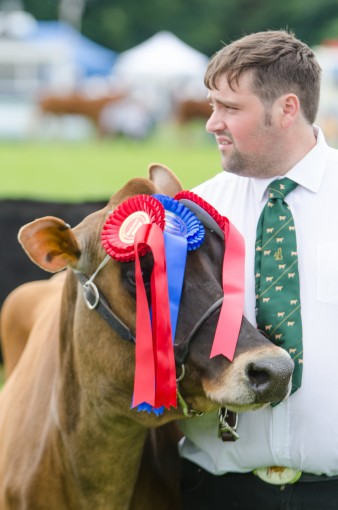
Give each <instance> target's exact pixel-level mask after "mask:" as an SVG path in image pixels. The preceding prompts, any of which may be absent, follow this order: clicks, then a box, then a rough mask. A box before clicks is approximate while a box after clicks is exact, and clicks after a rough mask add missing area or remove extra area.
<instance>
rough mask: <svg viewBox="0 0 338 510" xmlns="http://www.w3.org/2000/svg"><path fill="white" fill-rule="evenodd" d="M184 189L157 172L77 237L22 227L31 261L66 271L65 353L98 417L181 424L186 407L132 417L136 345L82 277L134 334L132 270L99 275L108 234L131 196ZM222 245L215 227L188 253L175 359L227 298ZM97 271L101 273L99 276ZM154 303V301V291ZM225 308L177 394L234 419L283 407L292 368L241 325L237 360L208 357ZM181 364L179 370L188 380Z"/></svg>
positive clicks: (110, 268)
mask: <svg viewBox="0 0 338 510" xmlns="http://www.w3.org/2000/svg"><path fill="white" fill-rule="evenodd" d="M180 190H181V185H180V183H179V181H178V180H177V178H176V177H175V176H174V174H172V172H171V171H170V170H168V169H167V168H165V167H163V166H161V165H152V166H151V167H150V179H133V180H131V181H130V182H128V183H127V184H126V185H125V186H124V187H123V188H122V189H121V190H120V191H119V192H117V193H116V194H115V195H114V196H113V197H112V198H111V200H110V201H109V203H108V205H107V206H106V208H104V209H102V210H100V211H98V212H97V213H94V214H92V215H90V216H88V217H87V218H85V219H84V220H83V222H81V223H80V224H79V225H78V226H76V227H75V228H74V229H71V228H70V227H69V226H68V225H67V224H65V222H64V221H63V220H60V219H58V218H54V217H46V218H41V219H38V220H36V221H34V222H32V223H30V224H28V225H26V226H24V227H23V228H22V229H21V230H20V233H19V240H20V242H21V244H22V246H23V247H24V249H25V250H26V252H27V253H28V255H29V256H30V257H31V259H32V260H33V261H34V262H35V263H36V264H38V265H39V266H40V267H42V268H43V269H45V270H47V271H50V272H57V271H60V270H63V269H65V268H66V267H68V269H69V270H68V275H67V279H66V285H65V289H64V294H63V300H62V316H61V317H62V319H61V355H62V356H63V358H64V359H68V361H69V360H70V359H71V360H72V363H73V365H72V366H73V370H74V373H73V376H72V383H74V381H75V382H76V384H78V385H79V387H81V388H82V392H83V395H86V398H91V399H93V401H96V402H100V405H99V406H98V408H97V409H98V412H104V411H106V412H108V414H109V412H110V411H109V409H112V410H114V412H115V413H116V412H118V413H120V414H124V415H127V416H130V413H132V414H133V417H134V419H135V420H137V421H139V422H142V423H145V424H152V425H154V424H155V425H159V424H162V423H163V422H164V421H166V420H169V419H173V418H177V417H181V416H182V412H181V410H180V407H178V409H177V410H172V411H171V412H170V413H168V412H165V413H164V414H163V415H162V416H161V417H155V416H154V415H152V414H150V415H149V414H147V413H140V412H137V411H136V410H135V409H130V403H131V398H132V393H133V381H134V373H135V354H134V353H135V346H134V344H133V343H132V342H128V341H125V340H123V339H122V338H121V336H120V335H119V334H118V333H117V332H116V331H115V330H114V329H112V328H111V327H110V326H109V325H108V324H107V322H105V320H104V319H103V318H102V317H101V316H100V315H99V314H97V313H96V311H93V310H89V308H88V306H87V305H86V303H85V300H84V298H83V290H82V287H81V284H80V283H79V281H78V280H77V278H76V276H75V273H77V274H84V275H87V276H88V277H92V280H93V282H95V285H96V287H97V288H98V289H99V290H100V291H101V292H102V294H103V295H104V296H105V298H106V301H107V304H108V306H109V307H110V308H111V310H113V312H114V314H116V316H117V317H118V318H119V319H120V320H121V321H122V322H123V323H124V324H125V325H126V326H127V327H128V328H129V329H130V331H131V332H135V322H136V317H135V301H136V286H135V263H134V261H129V262H118V261H116V260H113V259H112V258H111V259H109V260H108V262H107V263H106V264H104V265H103V266H102V267H101V268H100V264H101V263H102V261H103V260H104V259H105V258H106V256H107V254H106V252H105V250H104V248H103V246H102V243H101V232H102V229H103V226H104V224H105V222H106V221H107V218H108V217H109V216H110V215H111V213H112V211H114V210H115V209H116V207H117V206H118V205H119V204H121V203H122V202H124V201H125V200H126V199H128V198H129V197H132V196H134V195H139V194H145V195H152V194H154V193H163V194H165V195H169V196H174V195H175V194H176V193H178V192H179V191H180ZM223 257H224V239H223V238H222V236H221V235H220V234H219V232H217V229H213V228H211V227H210V226H208V225H205V238H204V242H203V244H202V245H201V246H200V248H199V249H197V250H195V251H190V252H189V253H188V256H187V263H186V268H185V275H184V284H183V290H182V297H181V302H180V309H179V315H178V323H177V330H176V337H175V350H176V355H177V359H178V358H180V359H181V357H182V349H181V346H182V345H183V344H184V345H187V344H186V339H187V338H189V335H190V334H191V332H192V331H193V330H194V328H195V326H196V324H198V322H199V321H200V319H201V317H202V316H204V314H206V312H207V311H208V310H209V309H210V307H212V306H213V305H214V304H215V303H216V302H217V301H218V300H219V299H220V298H222V296H223V286H222V264H223ZM153 265H154V259H153V256H152V253H151V252H148V253H146V254H145V255H144V256H142V257H141V267H142V272H143V279H144V282H145V287H146V288H149V286H150V277H151V273H152V270H153ZM98 268H100V269H99V270H98ZM148 297H149V293H148ZM219 311H220V307H219V306H216V308H215V310H214V312H213V313H211V314H209V315H207V316H205V320H203V321H202V324H201V325H200V327H199V328H197V329H196V331H195V334H194V335H193V337H192V338H191V340H190V341H189V343H188V348H187V349H186V351H185V356H184V365H185V376H184V378H183V379H182V381H181V382H180V392H181V394H182V395H183V398H184V399H185V400H186V402H187V403H188V405H189V406H191V407H192V408H194V409H195V410H198V411H201V412H206V411H210V410H213V409H216V408H218V407H221V406H227V407H228V408H229V409H231V410H234V411H242V410H250V409H257V408H259V407H261V406H263V405H266V404H267V403H269V402H278V401H280V400H282V399H284V398H285V397H286V396H287V395H288V393H289V390H290V377H291V375H292V369H293V363H292V361H291V359H290V357H289V356H288V354H287V353H286V352H285V351H284V350H283V349H281V348H278V347H276V346H274V345H273V344H271V343H270V342H269V341H268V340H267V339H266V338H265V337H264V336H262V335H261V334H260V333H259V332H258V331H257V329H256V328H254V327H253V326H252V325H251V324H249V323H248V321H247V320H246V319H245V318H243V319H242V325H241V329H240V334H239V339H238V343H237V347H236V352H235V357H234V360H233V362H230V361H229V360H227V359H226V358H225V357H223V356H221V355H218V356H215V357H213V358H210V350H211V346H212V343H213V339H214V336H215V329H216V326H217V323H218V318H219ZM181 370H182V367H181V363H179V364H178V366H177V372H178V375H181Z"/></svg>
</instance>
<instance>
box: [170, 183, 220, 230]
mask: <svg viewBox="0 0 338 510" xmlns="http://www.w3.org/2000/svg"><path fill="white" fill-rule="evenodd" d="M174 198H175V200H183V199H185V200H191V202H195V204H197V205H199V206H200V207H202V209H204V210H205V211H206V212H207V213H208V214H209V215H210V216H211V217H212V218H213V219H214V220H215V221H216V223H218V225H219V226H220V227H221V229H222V230H224V223H225V217H224V216H222V215H221V214H220V213H219V212H218V211H217V209H215V208H214V207H213V206H212V205H211V204H209V203H208V202H206V201H205V200H203V198H201V197H199V196H198V195H196V193H193V191H187V190H185V191H180V192H179V193H177V195H175V197H174Z"/></svg>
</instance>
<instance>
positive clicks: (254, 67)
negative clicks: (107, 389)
mask: <svg viewBox="0 0 338 510" xmlns="http://www.w3.org/2000/svg"><path fill="white" fill-rule="evenodd" d="M320 72H321V71H320V67H319V65H318V63H317V61H316V59H315V56H314V54H313V52H312V51H311V50H310V48H309V47H308V46H307V45H306V44H304V43H302V42H301V41H299V40H297V39H296V38H295V37H294V36H293V35H292V34H290V33H287V32H286V31H266V32H261V33H256V34H251V35H248V36H245V37H243V38H241V39H240V40H238V41H235V42H233V43H232V44H229V45H228V46H225V47H224V48H222V49H221V50H220V51H219V52H218V53H217V54H216V55H215V56H214V57H213V58H212V59H211V61H210V63H209V66H208V69H207V71H206V76H205V83H206V86H207V88H208V90H209V99H210V103H211V105H212V108H213V113H212V115H211V117H210V119H209V120H208V122H207V130H208V131H209V132H210V133H213V134H214V135H215V138H216V143H217V145H218V149H219V151H220V153H221V158H222V167H223V170H224V172H222V173H221V174H218V175H217V176H216V177H214V178H213V179H211V180H210V181H207V182H206V183H204V184H202V185H200V186H198V187H197V188H196V189H195V190H194V191H196V193H198V194H199V195H201V196H202V197H203V198H204V199H206V200H207V201H209V202H210V203H211V204H212V205H214V207H216V208H217V209H218V210H219V212H221V213H222V214H224V215H225V216H227V217H228V218H229V219H230V221H232V222H233V223H234V224H235V225H236V227H237V228H238V229H239V230H240V231H241V232H242V234H243V235H244V238H245V242H246V287H245V289H246V297H245V309H244V314H245V315H246V317H247V318H248V319H249V320H250V321H251V322H252V323H253V324H257V322H256V311H255V308H256V306H257V305H256V291H257V289H256V291H255V251H256V250H255V243H256V230H257V224H258V222H259V219H260V216H261V214H262V211H263V208H264V206H265V204H266V203H267V201H268V190H267V187H268V185H269V184H270V183H271V182H272V181H275V180H276V179H281V178H284V177H288V178H289V179H291V180H292V181H294V183H296V184H295V186H296V187H295V188H294V189H293V190H292V191H291V192H290V193H289V194H288V195H287V196H286V197H284V198H285V204H284V205H285V206H289V211H291V212H292V216H293V220H294V228H293V227H292V230H294V229H295V231H296V234H297V235H296V237H297V252H298V270H299V281H300V302H301V324H302V332H303V351H304V358H302V359H300V360H295V363H298V364H299V363H301V362H302V361H303V363H302V366H303V374H302V383H301V387H300V388H299V389H297V390H296V391H294V392H293V393H292V394H291V396H290V397H289V398H288V399H287V400H286V401H284V402H281V403H279V404H278V405H273V406H267V407H266V408H264V409H262V410H259V411H255V412H248V413H243V414H242V415H240V416H239V424H238V429H237V431H238V433H239V436H240V439H239V440H238V441H236V442H225V443H222V442H221V441H220V440H219V439H218V438H217V417H216V416H214V415H212V414H211V415H207V416H205V417H202V418H198V419H194V420H191V421H189V420H187V421H185V422H184V423H183V424H182V429H183V432H184V434H185V438H184V439H183V441H182V442H181V444H180V453H181V456H182V457H183V458H184V462H183V479H182V494H183V499H184V505H183V508H184V509H185V510H186V509H189V510H190V509H194V510H202V509H203V510H206V509H208V510H221V509H222V510H225V509H226V510H231V509H237V510H262V509H263V508H266V509H268V510H275V509H276V510H277V509H287V510H293V509H297V510H321V509H322V510H324V509H325V510H330V509H335V510H337V508H338V426H337V420H338V403H337V393H336V392H337V388H338V369H337V362H338V333H337V323H336V322H337V318H338V199H337V197H336V193H338V151H336V150H334V149H332V148H329V147H328V146H327V145H326V142H325V140H324V136H323V134H322V132H321V130H320V129H319V128H317V127H315V126H314V125H313V123H314V121H315V118H316V114H317V110H318V102H319V92H320ZM277 182H278V181H277ZM283 182H284V181H283ZM269 196H271V195H269ZM270 205H271V204H270ZM277 241H278V239H277ZM279 241H280V240H279ZM280 242H282V241H280ZM297 252H296V251H295V252H293V255H296V254H297ZM275 258H276V257H275ZM280 268H283V264H281V265H280ZM289 275H291V276H289V280H290V281H291V280H292V279H293V275H294V272H292V273H289ZM280 287H281V286H279V288H277V289H276V290H280ZM293 302H296V300H293ZM292 323H293V321H289V326H290V327H291V326H292V325H293V324H292ZM290 352H291V351H290ZM286 468H289V469H286ZM254 471H255V473H256V474H254V473H253V472H254ZM258 475H259V476H258ZM299 477H300V478H299ZM297 478H299V479H298V481H296V482H295V480H296V479H297ZM272 482H273V483H272ZM275 482H277V483H278V485H274V483H275ZM293 482H295V483H293Z"/></svg>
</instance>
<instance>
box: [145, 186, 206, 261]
mask: <svg viewBox="0 0 338 510" xmlns="http://www.w3.org/2000/svg"><path fill="white" fill-rule="evenodd" d="M153 197H154V198H156V199H157V200H158V201H159V202H161V204H162V205H163V207H164V212H165V227H164V229H165V231H166V232H169V233H170V234H174V235H177V236H181V237H182V236H183V237H185V238H186V240H187V250H188V251H192V250H197V248H199V247H200V246H201V244H202V243H203V241H204V236H205V230H204V227H203V225H202V223H201V222H200V220H199V219H198V218H197V216H196V215H195V214H194V213H193V212H191V211H190V209H188V207H186V206H185V205H183V204H181V203H180V202H179V201H178V200H175V199H173V198H171V197H168V196H167V195H160V194H155V195H153Z"/></svg>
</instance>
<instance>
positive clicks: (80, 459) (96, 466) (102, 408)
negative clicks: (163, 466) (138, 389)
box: [57, 286, 147, 510]
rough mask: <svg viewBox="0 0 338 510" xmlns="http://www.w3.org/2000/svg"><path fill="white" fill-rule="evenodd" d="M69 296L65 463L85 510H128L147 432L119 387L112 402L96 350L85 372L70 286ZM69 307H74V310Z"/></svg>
mask: <svg viewBox="0 0 338 510" xmlns="http://www.w3.org/2000/svg"><path fill="white" fill-rule="evenodd" d="M65 292H66V293H68V294H70V295H68V296H67V299H66V300H65V301H66V302H67V303H68V307H67V310H65V312H66V316H67V320H61V324H64V326H63V329H62V331H61V347H60V348H61V380H60V386H59V389H58V398H57V400H58V413H59V420H60V430H62V440H63V443H64V445H65V448H64V455H65V456H66V458H65V459H64V461H65V464H66V465H68V469H69V470H70V471H71V472H73V473H76V477H77V480H76V481H75V483H74V480H72V476H70V478H69V479H70V480H72V482H71V484H73V487H74V486H75V487H77V488H78V489H77V491H78V495H77V497H80V500H82V501H83V504H82V506H81V508H82V507H83V508H85V509H86V508H88V509H91V510H92V509H93V508H95V509H96V510H100V509H106V508H116V509H119V510H124V509H127V508H128V507H129V500H130V498H131V496H132V489H133V487H134V484H135V482H136V478H137V474H138V469H139V464H140V460H141V456H142V450H143V445H144V442H145V438H146V434H147V429H146V427H144V426H142V425H140V424H138V423H137V422H135V421H134V420H131V419H130V418H129V417H128V408H129V407H130V395H129V394H128V401H125V396H124V395H123V394H122V391H119V388H118V387H117V388H116V398H114V397H113V396H114V391H115V390H114V389H113V390H111V388H108V389H107V387H106V386H107V385H108V382H109V383H110V382H112V384H113V381H114V377H113V373H112V380H111V381H108V382H107V381H106V379H105V377H104V376H103V377H101V374H100V373H95V372H94V370H95V368H96V367H97V362H96V359H97V356H95V352H94V350H93V353H92V359H91V357H90V356H89V359H88V367H87V366H86V370H84V369H83V356H82V354H80V355H79V352H78V350H79V343H78V342H79V341H80V342H81V341H84V339H83V338H77V337H76V336H75V335H76V332H75V333H74V330H76V328H74V327H73V319H74V310H75V308H76V305H75V302H76V299H74V297H75V296H74V295H72V293H73V292H74V290H73V287H72V286H68V289H67V286H66V288H65ZM69 303H73V305H71V306H70V307H69ZM61 313H63V312H61ZM94 316H95V312H94ZM95 319H97V317H95ZM89 330H90V331H94V337H93V338H89V337H88V338H86V339H85V342H87V343H88V342H93V346H94V345H95V349H98V350H99V349H100V344H99V340H98V339H97V337H98V335H97V331H95V328H88V327H86V328H85V331H86V332H88V331H89ZM79 359H80V361H79ZM92 361H93V363H91V362H92ZM112 364H113V361H112ZM80 365H81V366H80ZM113 370H114V366H112V372H113ZM88 388H89V391H87V389H88ZM121 409H123V411H122V412H121ZM125 409H127V412H126V411H125ZM122 413H125V416H123V414H122ZM70 475H71V473H70ZM112 505H114V506H112Z"/></svg>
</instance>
